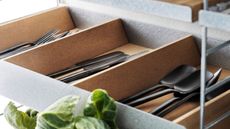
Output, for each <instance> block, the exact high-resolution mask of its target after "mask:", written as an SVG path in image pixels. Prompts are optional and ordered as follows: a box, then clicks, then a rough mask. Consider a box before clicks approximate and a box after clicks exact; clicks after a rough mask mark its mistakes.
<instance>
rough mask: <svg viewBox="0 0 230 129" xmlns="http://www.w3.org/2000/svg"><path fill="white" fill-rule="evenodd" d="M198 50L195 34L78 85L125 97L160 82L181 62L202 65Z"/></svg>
mask: <svg viewBox="0 0 230 129" xmlns="http://www.w3.org/2000/svg"><path fill="white" fill-rule="evenodd" d="M199 62H200V55H199V50H198V48H197V46H196V43H195V42H194V39H193V37H192V36H189V37H186V38H184V39H180V40H178V41H175V42H174V43H171V44H169V45H166V46H163V47H160V48H158V49H155V50H154V51H152V52H151V53H148V54H146V55H144V56H143V57H140V58H138V59H136V60H133V61H130V62H127V63H125V65H121V66H118V67H115V68H111V69H110V70H107V71H103V72H102V74H97V75H95V76H93V77H91V78H87V79H86V80H83V81H81V82H78V83H77V84H76V86H78V87H81V88H83V89H86V90H89V91H92V90H94V89H95V88H102V89H106V90H107V91H108V92H109V93H110V95H111V96H112V97H114V98H115V99H117V100H118V99H122V98H124V97H127V96H129V95H132V94H134V93H136V92H138V91H141V90H143V89H145V88H147V87H150V86H152V85H154V84H156V83H158V82H159V80H160V79H161V78H162V77H163V76H165V74H166V73H168V72H169V71H171V70H172V69H173V68H175V67H177V66H178V65H181V64H190V65H193V66H197V65H199Z"/></svg>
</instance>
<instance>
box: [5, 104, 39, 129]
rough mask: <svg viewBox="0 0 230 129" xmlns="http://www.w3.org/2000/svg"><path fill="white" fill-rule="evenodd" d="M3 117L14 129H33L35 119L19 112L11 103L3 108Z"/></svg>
mask: <svg viewBox="0 0 230 129" xmlns="http://www.w3.org/2000/svg"><path fill="white" fill-rule="evenodd" d="M4 116H5V118H6V120H7V121H8V122H9V123H10V124H11V125H12V126H13V127H14V128H15V129H35V126H36V117H31V116H29V115H28V114H27V113H25V112H22V111H19V110H18V109H17V107H16V106H15V105H14V104H13V103H12V102H10V103H9V104H8V105H7V107H6V108H5V110H4Z"/></svg>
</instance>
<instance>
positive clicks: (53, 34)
mask: <svg viewBox="0 0 230 129" xmlns="http://www.w3.org/2000/svg"><path fill="white" fill-rule="evenodd" d="M58 32H59V30H56V29H54V30H51V31H49V32H47V33H46V34H45V35H43V36H42V37H40V38H39V39H37V40H36V41H34V42H25V43H22V44H19V45H16V46H13V47H10V48H8V49H6V50H3V51H1V52H0V57H1V56H4V55H6V54H10V53H12V52H14V51H18V50H24V49H25V48H29V47H33V46H38V45H41V44H44V43H46V42H49V41H52V40H54V39H56V34H57V33H58Z"/></svg>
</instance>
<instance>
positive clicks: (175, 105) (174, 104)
mask: <svg viewBox="0 0 230 129" xmlns="http://www.w3.org/2000/svg"><path fill="white" fill-rule="evenodd" d="M198 95H199V92H194V93H192V94H189V95H187V96H186V97H184V98H183V99H181V98H180V99H179V100H178V101H176V102H175V103H173V104H171V105H170V106H168V107H167V108H165V109H164V110H162V111H161V112H159V113H157V114H155V115H157V116H159V117H164V116H165V115H167V114H168V113H170V112H172V111H173V110H175V109H176V108H177V107H179V106H180V105H182V104H183V103H185V102H187V101H188V100H190V99H191V98H194V97H196V96H198ZM174 98H177V97H174Z"/></svg>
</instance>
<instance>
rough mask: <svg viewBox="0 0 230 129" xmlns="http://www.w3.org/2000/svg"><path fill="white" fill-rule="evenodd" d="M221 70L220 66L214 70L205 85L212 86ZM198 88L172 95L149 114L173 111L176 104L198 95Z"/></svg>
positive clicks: (162, 114) (163, 114)
mask: <svg viewBox="0 0 230 129" xmlns="http://www.w3.org/2000/svg"><path fill="white" fill-rule="evenodd" d="M221 72H222V68H220V69H219V70H218V71H217V72H215V74H214V76H213V77H212V79H210V80H209V81H208V82H207V87H210V86H212V85H213V84H215V83H216V82H217V81H218V79H219V77H220V75H221ZM199 93H200V92H199V90H198V91H196V92H193V93H191V94H189V95H187V96H185V97H183V96H178V95H174V96H175V97H173V98H171V99H169V100H167V101H166V102H165V103H163V104H161V105H160V106H158V107H157V108H156V109H154V110H153V111H151V112H150V113H151V114H154V115H157V116H161V117H163V116H165V115H166V114H168V113H169V112H171V111H173V110H174V109H176V108H177V107H178V106H180V105H181V104H183V103H185V102H186V101H188V100H190V99H191V98H193V97H195V96H198V95H199Z"/></svg>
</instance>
